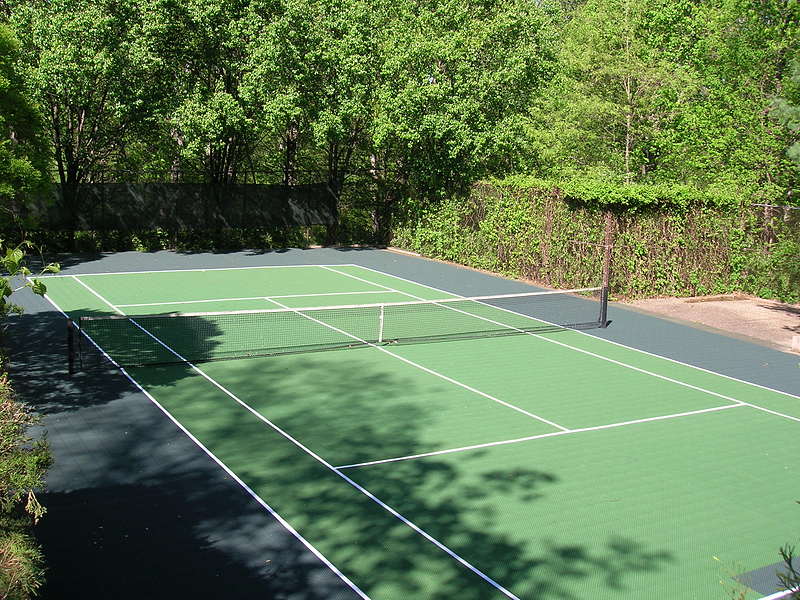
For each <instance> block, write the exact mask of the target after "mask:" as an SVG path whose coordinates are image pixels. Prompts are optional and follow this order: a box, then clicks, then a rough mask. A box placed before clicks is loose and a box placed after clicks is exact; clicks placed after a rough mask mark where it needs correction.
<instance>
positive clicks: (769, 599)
mask: <svg viewBox="0 0 800 600" xmlns="http://www.w3.org/2000/svg"><path fill="white" fill-rule="evenodd" d="M798 591H800V588H796V589H793V590H783V591H782V592H775V593H774V594H770V595H769V596H764V597H763V598H759V600H780V599H781V598H786V597H788V596H789V595H790V594H794V593H796V592H798Z"/></svg>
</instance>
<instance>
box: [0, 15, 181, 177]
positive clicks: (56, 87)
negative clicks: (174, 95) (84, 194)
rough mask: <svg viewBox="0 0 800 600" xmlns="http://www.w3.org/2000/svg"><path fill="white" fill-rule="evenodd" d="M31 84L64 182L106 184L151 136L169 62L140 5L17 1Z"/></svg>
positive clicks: (14, 17) (15, 19) (14, 18)
mask: <svg viewBox="0 0 800 600" xmlns="http://www.w3.org/2000/svg"><path fill="white" fill-rule="evenodd" d="M10 4H11V6H12V13H11V20H12V23H13V24H14V25H15V27H16V29H17V30H18V31H25V32H26V35H25V37H24V43H23V45H22V59H23V62H24V64H25V67H26V69H25V73H24V76H25V80H26V83H27V85H28V86H29V87H30V89H31V92H32V94H33V97H34V98H35V99H36V100H37V101H38V103H39V104H40V105H41V106H42V108H43V111H44V114H45V115H46V117H45V123H46V130H47V134H48V136H49V138H50V144H51V146H52V150H53V155H54V158H55V162H56V166H57V169H58V178H59V181H60V182H61V183H62V184H67V185H70V186H73V185H75V184H79V183H82V182H86V181H102V180H103V178H104V177H106V176H107V174H108V173H109V172H111V171H114V170H116V168H117V167H119V166H120V165H124V163H125V157H126V146H127V142H128V141H129V140H130V139H139V140H140V139H146V138H147V136H148V132H149V131H151V130H152V129H153V124H154V119H155V117H156V115H157V114H158V111H157V110H156V107H157V106H158V104H159V102H160V101H161V100H162V99H163V96H164V91H165V90H164V87H163V86H162V85H161V82H163V81H169V78H168V77H166V72H165V69H164V62H163V60H161V58H162V57H159V56H158V55H157V54H156V53H154V52H153V51H152V48H151V47H150V46H149V43H150V41H151V37H150V36H149V35H146V33H148V28H147V27H146V25H147V23H148V22H147V20H146V18H150V17H152V15H151V14H149V13H147V12H146V11H145V10H143V7H141V6H140V4H139V3H138V2H134V1H133V0H119V1H117V2H103V1H101V0H90V1H88V2H87V1H84V0H53V1H44V0H25V1H21V0H15V1H13V2H11V3H10Z"/></svg>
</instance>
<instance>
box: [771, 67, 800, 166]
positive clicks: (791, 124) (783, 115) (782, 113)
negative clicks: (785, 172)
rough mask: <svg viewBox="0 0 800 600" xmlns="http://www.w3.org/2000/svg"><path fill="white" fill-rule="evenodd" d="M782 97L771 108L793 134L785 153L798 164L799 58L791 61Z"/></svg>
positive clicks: (799, 146) (799, 144)
mask: <svg viewBox="0 0 800 600" xmlns="http://www.w3.org/2000/svg"><path fill="white" fill-rule="evenodd" d="M784 93H785V95H784V96H783V97H778V98H776V99H775V101H774V103H773V105H772V108H773V110H774V114H775V117H776V118H777V119H778V120H779V121H780V122H781V123H782V124H783V125H784V127H786V129H787V130H788V131H789V132H791V133H792V134H793V135H794V140H793V143H792V144H791V146H789V148H788V150H787V151H786V155H787V156H788V157H789V158H790V159H792V160H793V161H794V162H795V163H796V164H797V165H798V166H800V139H798V138H800V60H796V61H794V62H793V63H792V74H791V78H790V82H789V84H788V85H786V86H784Z"/></svg>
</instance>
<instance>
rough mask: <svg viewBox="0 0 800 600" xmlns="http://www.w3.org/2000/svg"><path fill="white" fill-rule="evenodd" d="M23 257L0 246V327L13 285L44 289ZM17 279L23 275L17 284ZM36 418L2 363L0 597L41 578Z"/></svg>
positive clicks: (25, 594) (29, 590)
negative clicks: (19, 399)
mask: <svg viewBox="0 0 800 600" xmlns="http://www.w3.org/2000/svg"><path fill="white" fill-rule="evenodd" d="M24 258H25V254H24V252H23V247H12V248H3V247H2V244H0V269H2V272H3V276H0V327H2V326H4V325H5V323H4V321H5V318H6V317H7V316H8V315H9V314H12V313H20V312H21V310H22V309H21V308H20V307H19V306H17V305H16V304H14V303H13V302H11V300H10V296H11V293H12V292H13V291H15V290H14V287H13V286H14V285H19V286H20V287H29V288H31V290H32V291H33V292H34V293H36V294H39V295H43V294H44V293H45V292H46V289H45V286H44V285H43V284H42V282H41V281H40V280H38V279H36V278H32V279H28V276H30V275H32V273H31V271H30V269H28V267H26V266H25V264H24ZM45 271H46V272H50V273H53V272H56V271H58V265H54V264H53V265H48V266H47V267H46V268H45ZM20 278H25V279H22V283H21V284H20V283H19V282H20ZM17 289H19V288H17ZM0 341H1V340H0ZM0 357H2V351H0ZM37 422H38V418H37V417H36V416H34V415H33V414H32V413H31V412H30V410H29V409H28V408H27V407H26V406H25V405H23V404H21V403H19V402H17V401H16V400H15V398H14V393H13V390H12V387H11V383H10V382H9V380H8V377H7V375H6V372H5V366H4V364H3V363H2V362H0V598H8V599H9V600H27V599H28V598H31V597H33V596H34V595H35V593H36V591H37V590H38V589H39V588H40V586H41V585H42V583H43V581H44V562H43V558H42V554H41V550H40V549H39V546H38V545H37V543H36V541H35V539H34V538H33V535H32V533H31V530H30V529H31V526H32V525H33V524H35V523H36V522H37V521H38V520H39V519H41V518H42V517H43V516H44V514H45V508H44V506H42V505H41V504H40V503H39V501H38V499H37V498H36V494H35V490H36V489H37V488H40V487H41V486H42V485H43V484H44V476H45V473H46V472H47V469H48V467H49V466H50V462H51V456H50V451H49V448H48V445H47V442H46V440H45V439H44V438H43V437H41V436H36V437H34V436H32V435H31V429H30V428H31V426H32V425H35V424H36V423H37Z"/></svg>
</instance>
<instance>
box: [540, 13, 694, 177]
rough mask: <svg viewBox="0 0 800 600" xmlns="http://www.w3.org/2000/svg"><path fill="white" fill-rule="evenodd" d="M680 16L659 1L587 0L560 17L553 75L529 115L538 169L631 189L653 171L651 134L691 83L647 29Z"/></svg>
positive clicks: (654, 135)
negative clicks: (607, 181) (556, 65)
mask: <svg viewBox="0 0 800 600" xmlns="http://www.w3.org/2000/svg"><path fill="white" fill-rule="evenodd" d="M665 13H666V14H665ZM681 16H682V15H681V13H680V11H676V8H675V3H672V2H670V3H666V2H663V3H662V2H660V1H659V0H588V1H587V2H586V3H585V4H583V5H581V6H579V7H578V8H576V9H575V10H574V12H571V13H570V14H568V15H562V20H563V22H564V24H563V26H562V30H561V37H562V41H561V45H560V47H559V57H560V61H559V69H558V71H557V75H556V77H555V78H554V80H553V83H552V85H551V86H550V89H549V90H548V93H546V94H544V95H543V96H542V97H541V99H538V100H536V99H534V102H533V108H532V114H531V116H532V123H533V128H532V132H531V133H532V138H533V148H535V149H536V150H538V154H539V156H538V157H534V160H538V161H539V163H540V167H539V168H540V170H544V171H545V172H549V173H551V174H556V175H558V174H570V175H574V174H593V175H596V176H598V177H601V178H612V179H618V180H621V181H624V182H626V183H632V182H634V181H635V180H641V179H643V178H645V177H646V176H647V175H648V174H649V173H650V172H652V171H653V170H655V169H656V168H657V164H658V154H659V153H658V151H657V143H656V142H657V139H658V136H659V134H660V132H661V131H662V130H663V129H664V128H665V126H666V125H667V123H668V122H669V120H670V119H671V118H672V116H673V114H674V113H675V111H676V110H678V109H679V108H680V107H681V106H682V105H684V104H685V103H686V101H687V94H689V93H690V91H691V90H692V89H693V87H694V86H695V82H694V81H693V79H692V77H691V73H690V72H688V71H687V70H686V69H685V68H684V67H683V66H682V65H681V63H680V62H679V61H677V60H675V59H674V58H673V56H672V53H671V52H669V51H668V50H669V49H668V48H666V47H665V46H666V44H665V40H663V39H661V38H659V37H658V36H654V35H653V29H654V24H656V23H658V22H659V20H662V21H663V20H665V19H669V20H672V21H674V20H676V19H678V18H679V17H681Z"/></svg>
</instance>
